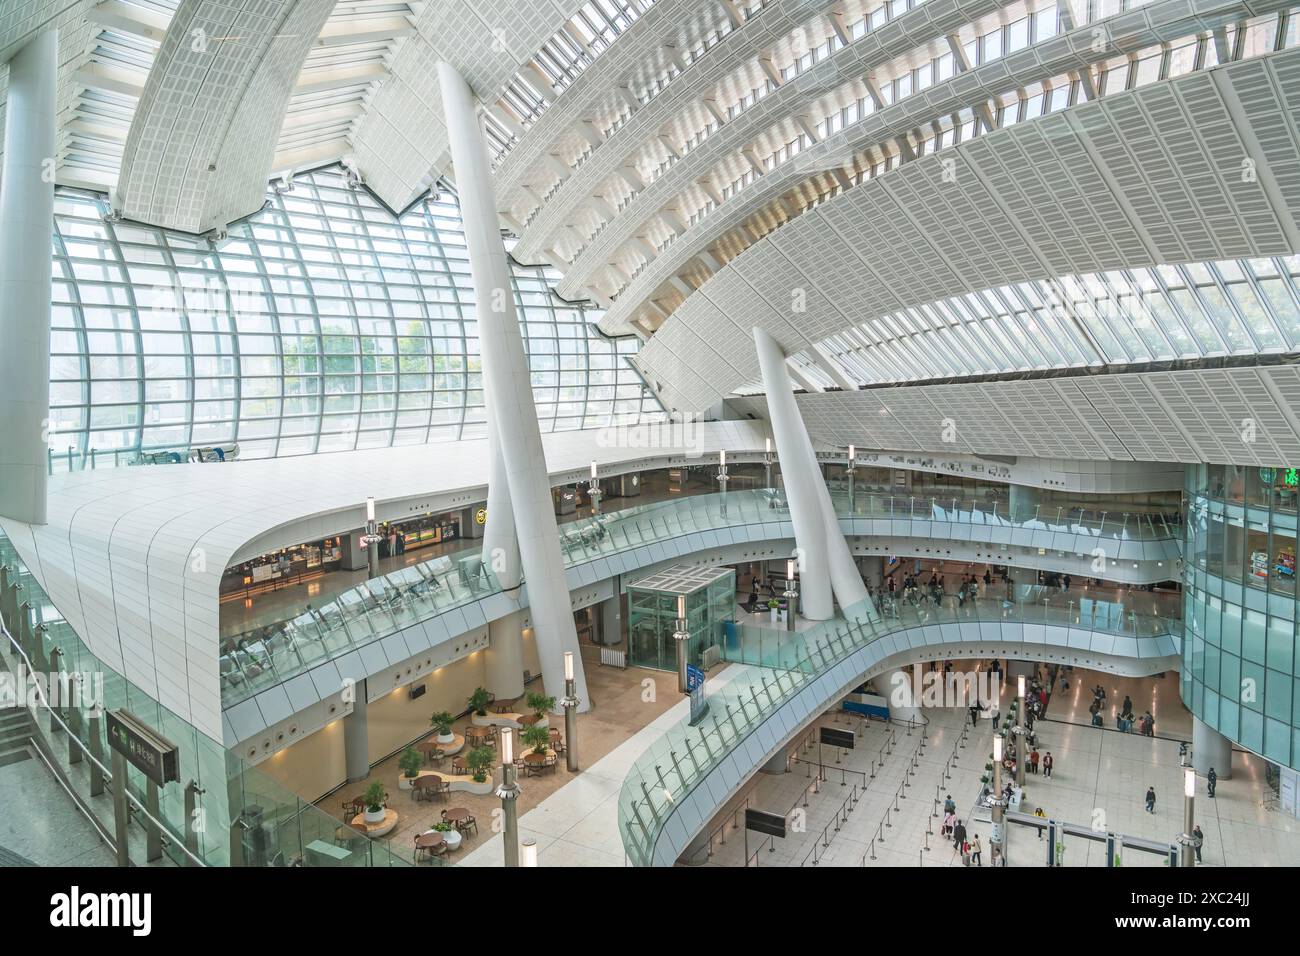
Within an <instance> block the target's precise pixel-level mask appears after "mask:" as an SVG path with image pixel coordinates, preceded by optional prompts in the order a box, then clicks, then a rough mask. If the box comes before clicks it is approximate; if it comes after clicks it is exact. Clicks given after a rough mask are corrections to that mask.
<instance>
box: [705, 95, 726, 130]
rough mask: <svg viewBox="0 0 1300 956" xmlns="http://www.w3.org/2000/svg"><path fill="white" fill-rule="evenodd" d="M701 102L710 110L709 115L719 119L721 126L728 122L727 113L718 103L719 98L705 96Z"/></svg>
mask: <svg viewBox="0 0 1300 956" xmlns="http://www.w3.org/2000/svg"><path fill="white" fill-rule="evenodd" d="M700 104H701V105H702V106H703V107H704V108H705V109H706V110H708V111H709V115H711V116H712V117H713V118H714V119H715V120H717V122H718V125H719V126H721V125H722V124H723V123H726V122H727V114H726V113H724V112H723V111H722V107H721V106H719V105H718V101H717V100H715V99H712V98H704V99H701V100H700Z"/></svg>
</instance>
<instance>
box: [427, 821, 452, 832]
mask: <svg viewBox="0 0 1300 956" xmlns="http://www.w3.org/2000/svg"><path fill="white" fill-rule="evenodd" d="M433 829H434V832H436V833H450V832H451V831H452V830H454V829H456V827H455V825H454V824H451V823H448V822H447V821H446V820H443V821H442V822H441V823H435V824H434V825H433Z"/></svg>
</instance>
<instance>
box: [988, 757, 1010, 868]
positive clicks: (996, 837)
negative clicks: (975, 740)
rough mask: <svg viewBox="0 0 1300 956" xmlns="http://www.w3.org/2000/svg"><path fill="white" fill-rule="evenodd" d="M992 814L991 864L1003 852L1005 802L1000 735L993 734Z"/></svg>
mask: <svg viewBox="0 0 1300 956" xmlns="http://www.w3.org/2000/svg"><path fill="white" fill-rule="evenodd" d="M989 806H990V808H991V810H992V815H993V832H992V833H990V834H989V852H990V854H991V855H992V857H993V865H994V866H997V865H998V857H999V856H1001V855H1002V853H1003V847H1002V839H1003V833H1004V830H1005V824H1004V820H1005V813H1006V804H1005V803H1004V802H1003V800H1002V736H1001V735H1000V734H994V735H993V799H992V800H991V801H990V804H989Z"/></svg>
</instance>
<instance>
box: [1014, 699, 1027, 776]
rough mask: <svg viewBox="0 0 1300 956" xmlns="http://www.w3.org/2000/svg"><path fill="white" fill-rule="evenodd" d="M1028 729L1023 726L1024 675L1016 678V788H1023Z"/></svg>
mask: <svg viewBox="0 0 1300 956" xmlns="http://www.w3.org/2000/svg"><path fill="white" fill-rule="evenodd" d="M1028 747H1029V728H1028V727H1026V726H1025V675H1024V674H1020V675H1019V676H1018V677H1017V678H1016V786H1017V787H1020V788H1021V789H1022V790H1023V789H1024V786H1025V764H1026V763H1027V762H1028V757H1029V750H1028Z"/></svg>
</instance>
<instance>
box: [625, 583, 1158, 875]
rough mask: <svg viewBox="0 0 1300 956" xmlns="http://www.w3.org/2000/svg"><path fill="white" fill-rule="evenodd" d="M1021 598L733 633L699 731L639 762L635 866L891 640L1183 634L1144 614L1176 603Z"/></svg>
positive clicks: (629, 815)
mask: <svg viewBox="0 0 1300 956" xmlns="http://www.w3.org/2000/svg"><path fill="white" fill-rule="evenodd" d="M1018 597H1019V598H1020V599H1018V600H1015V601H1006V600H995V599H989V598H985V599H982V600H979V601H971V602H967V603H966V604H965V605H963V606H956V604H955V602H953V604H952V605H949V604H948V603H947V602H946V601H945V602H943V603H941V604H940V605H937V606H935V605H928V606H914V605H912V604H911V603H910V602H899V604H900V605H901V606H898V607H893V608H888V609H887V612H886V615H885V616H882V614H881V612H880V611H879V610H877V608H876V606H875V604H874V603H873V602H870V601H868V602H864V603H863V604H860V605H856V606H854V607H851V608H847V609H845V610H844V611H843V612H842V615H841V616H839V617H836V618H835V619H833V620H830V621H826V622H822V623H820V624H817V625H815V626H813V627H811V628H808V629H806V630H802V631H795V632H791V631H786V630H775V629H771V628H765V627H755V626H738V627H735V628H733V629H730V630H728V632H727V633H726V634H725V636H724V638H723V659H724V660H726V661H729V662H732V663H735V664H740V665H744V666H742V668H741V669H740V671H739V673H736V674H735V675H734V676H732V675H730V674H729V675H727V677H729V679H726V682H725V683H723V684H721V686H720V687H718V688H717V689H716V690H712V691H711V692H710V693H709V696H708V702H709V709H708V712H707V713H706V714H705V716H704V718H703V719H702V721H701V722H700V723H699V724H697V725H696V726H693V727H692V726H689V724H688V722H687V721H686V720H683V721H681V722H679V723H678V724H676V725H674V726H673V727H671V728H670V729H669V730H668V731H667V732H665V733H664V734H663V735H662V736H661V737H660V738H659V739H657V740H656V741H655V742H654V743H653V744H651V746H650V747H649V748H648V749H647V750H646V751H645V752H644V753H643V754H642V755H641V756H640V757H638V758H637V760H636V762H635V763H634V764H633V765H632V768H631V770H630V771H629V772H628V775H627V777H626V778H625V779H624V782H623V786H622V789H621V791H620V794H619V813H618V818H619V829H620V832H621V833H622V836H623V845H624V848H625V850H626V851H627V854H628V857H629V858H630V859H631V861H632V862H633V863H634V864H636V865H641V866H647V865H650V864H651V863H652V862H653V850H654V845H655V842H656V840H657V839H658V836H659V832H660V830H661V829H662V827H663V826H664V824H665V823H666V821H667V818H668V816H669V815H670V813H671V812H672V809H673V807H674V805H676V804H679V803H680V802H681V801H682V800H683V799H684V798H685V797H686V796H688V795H689V793H690V791H691V790H692V789H693V788H694V787H695V786H696V785H697V784H698V783H699V782H700V781H701V780H703V779H704V777H705V776H706V775H707V774H708V773H709V771H711V770H712V769H713V768H715V767H716V766H718V764H719V763H720V762H721V761H722V760H723V759H724V758H725V757H727V756H728V755H729V754H731V753H733V752H735V751H736V749H737V747H738V746H739V745H741V744H742V743H743V742H744V740H745V739H746V738H747V737H748V736H749V734H750V733H752V732H753V731H754V730H756V729H757V728H758V727H759V725H761V724H762V722H763V721H764V720H766V719H767V718H768V717H769V716H771V715H772V714H773V713H775V712H776V710H777V709H778V708H780V707H781V706H782V705H783V704H784V703H786V702H787V701H789V700H790V699H791V698H792V697H793V696H794V694H796V693H797V692H799V690H800V689H802V688H803V687H804V686H805V685H806V684H807V683H808V682H809V681H810V680H812V679H813V678H815V677H816V676H818V675H820V674H822V673H824V672H826V671H827V670H829V669H830V668H831V667H833V666H834V665H836V664H837V663H838V662H840V661H842V660H843V659H845V658H846V657H848V656H849V655H850V654H852V653H854V652H856V651H858V650H861V649H862V648H864V647H866V646H868V645H870V644H871V643H873V642H875V641H878V640H880V639H881V638H882V637H884V636H885V635H887V634H890V633H896V632H899V631H903V630H906V629H908V628H913V627H919V626H922V625H935V624H940V625H941V624H965V623H998V624H1012V625H1023V624H1054V625H1067V626H1078V627H1085V628H1088V629H1090V630H1098V631H1105V632H1107V633H1111V634H1118V635H1123V636H1127V637H1133V638H1155V637H1159V636H1162V635H1169V634H1173V635H1181V633H1182V623H1181V621H1180V620H1178V618H1177V617H1176V616H1175V615H1170V616H1166V615H1165V614H1163V613H1140V612H1139V610H1138V608H1141V607H1143V606H1144V605H1146V604H1149V605H1151V606H1152V607H1154V608H1158V609H1163V608H1164V607H1165V606H1166V605H1167V607H1168V608H1169V609H1170V610H1176V609H1177V608H1178V602H1177V600H1176V599H1171V600H1170V601H1168V602H1164V601H1161V600H1159V599H1155V598H1153V597H1152V596H1151V595H1150V594H1148V593H1146V592H1134V600H1133V601H1130V602H1125V603H1115V602H1107V601H1092V600H1089V599H1087V598H1082V599H1079V600H1075V599H1073V598H1071V597H1070V596H1069V595H1068V594H1062V593H1061V592H1049V590H1048V589H1045V588H1037V587H1033V588H1025V589H1022V590H1021V591H1020V593H1019V594H1018ZM981 637H983V638H985V639H987V635H985V634H982V635H981ZM1009 639H1011V640H1015V639H1016V638H1015V637H1009Z"/></svg>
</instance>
